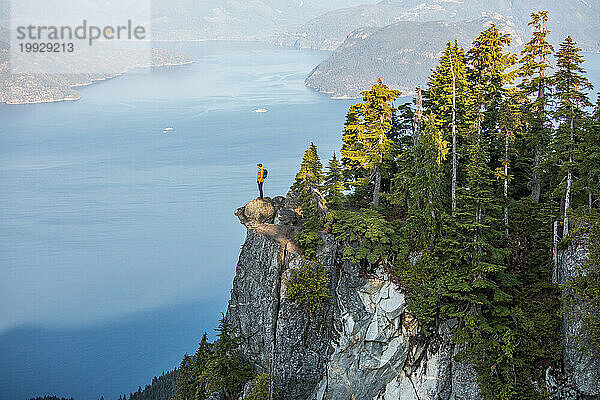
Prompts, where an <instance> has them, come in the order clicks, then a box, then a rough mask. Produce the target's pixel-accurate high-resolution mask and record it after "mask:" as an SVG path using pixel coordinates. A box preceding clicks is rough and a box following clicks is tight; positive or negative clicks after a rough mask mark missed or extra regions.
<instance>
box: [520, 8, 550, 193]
mask: <svg viewBox="0 0 600 400" xmlns="http://www.w3.org/2000/svg"><path fill="white" fill-rule="evenodd" d="M547 22H548V11H539V12H537V13H532V14H531V22H529V26H530V27H532V29H533V32H532V36H531V39H530V40H529V42H527V43H526V44H525V47H524V48H523V50H522V51H521V59H520V61H519V62H520V64H521V67H520V69H519V77H520V78H521V83H520V84H519V89H520V90H521V92H522V93H523V95H524V96H525V98H526V99H527V112H526V114H525V115H526V116H527V125H528V129H527V132H526V135H525V138H524V139H525V140H524V141H523V148H522V149H521V150H522V153H523V154H527V153H531V150H530V149H532V150H533V154H532V155H531V157H532V158H533V165H532V167H531V169H532V171H531V182H530V185H531V198H532V199H533V201H535V202H536V203H539V201H540V194H541V189H542V177H541V172H542V166H543V161H544V150H545V149H546V148H547V146H548V144H549V141H550V138H551V131H552V128H551V123H550V120H549V118H548V103H549V101H550V96H549V95H550V93H549V91H550V78H551V77H550V76H549V74H548V70H549V69H550V68H551V65H550V60H549V58H550V56H551V55H552V53H553V52H554V48H553V47H552V45H551V44H550V43H549V42H548V35H549V34H550V31H549V30H548V27H547Z"/></svg>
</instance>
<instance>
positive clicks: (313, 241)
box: [296, 215, 324, 260]
mask: <svg viewBox="0 0 600 400" xmlns="http://www.w3.org/2000/svg"><path fill="white" fill-rule="evenodd" d="M323 226H324V223H323V221H322V220H321V219H320V218H319V217H316V216H314V215H313V216H310V217H308V218H306V219H304V221H303V223H302V230H301V231H300V232H299V233H298V234H297V235H296V241H297V242H298V244H299V245H300V247H302V250H303V252H304V257H305V258H307V259H310V260H312V259H314V258H315V257H316V255H317V249H318V248H319V246H321V245H322V244H323V239H321V231H322V230H323Z"/></svg>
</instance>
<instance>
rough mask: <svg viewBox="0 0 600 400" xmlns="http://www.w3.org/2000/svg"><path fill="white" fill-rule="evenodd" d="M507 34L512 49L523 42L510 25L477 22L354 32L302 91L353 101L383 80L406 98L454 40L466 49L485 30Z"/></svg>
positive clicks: (492, 20) (406, 24) (418, 24)
mask: <svg viewBox="0 0 600 400" xmlns="http://www.w3.org/2000/svg"><path fill="white" fill-rule="evenodd" d="M492 23H495V24H496V25H497V26H498V27H499V28H500V29H502V30H503V31H506V32H511V33H512V35H513V41H514V44H515V45H517V46H518V45H520V44H521V43H522V42H523V39H522V38H521V37H520V35H519V34H518V32H516V31H515V30H514V29H515V28H514V26H513V25H512V24H511V23H510V21H506V20H503V19H497V18H480V19H477V20H471V21H460V22H439V21H438V22H414V21H401V22H397V23H395V24H392V25H388V26H386V27H384V28H379V29H378V28H359V29H357V30H356V31H354V32H352V33H351V34H350V35H349V36H348V37H347V38H346V40H345V41H344V42H343V43H342V44H341V45H340V46H339V48H338V49H337V50H336V51H335V52H334V53H333V54H332V55H331V57H329V58H328V59H327V60H325V61H323V62H322V63H321V64H319V65H318V66H317V67H316V68H315V69H314V70H313V71H312V72H311V73H310V74H309V75H308V77H307V78H306V85H307V86H309V87H311V88H313V89H315V90H317V91H318V92H321V93H326V94H329V95H331V96H332V97H335V98H357V97H359V96H360V92H361V91H363V90H366V89H368V88H369V87H371V85H372V84H373V82H376V81H377V79H378V78H382V79H383V80H384V82H386V84H387V85H388V86H390V87H392V88H394V89H399V90H401V91H402V92H403V94H404V95H407V94H411V93H413V92H414V89H415V87H416V86H417V85H419V84H424V83H425V82H426V79H427V76H428V75H429V72H430V70H431V68H432V67H434V66H435V65H436V63H437V62H438V58H439V54H440V52H441V50H442V49H443V47H444V45H445V44H446V42H448V41H449V40H454V39H456V40H457V41H458V43H459V44H460V45H463V46H465V47H469V46H470V44H471V42H472V41H473V39H475V37H477V35H478V34H479V33H480V32H481V31H482V30H484V29H486V28H487V27H488V26H489V25H490V24H492Z"/></svg>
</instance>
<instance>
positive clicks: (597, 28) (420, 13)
mask: <svg viewBox="0 0 600 400" xmlns="http://www.w3.org/2000/svg"><path fill="white" fill-rule="evenodd" d="M539 10H548V11H549V12H550V21H549V27H550V30H551V31H552V33H551V35H550V39H551V41H552V42H554V43H555V44H558V43H560V42H561V41H562V40H563V39H564V38H565V37H566V36H567V35H569V34H570V35H571V36H573V37H574V38H575V40H577V42H578V43H579V45H580V46H581V47H582V48H583V49H584V50H585V51H600V0H483V1H480V0H399V1H393V0H385V1H382V2H380V3H378V4H373V5H361V6H356V7H349V8H344V9H340V10H334V11H330V12H328V13H325V14H323V15H321V16H319V17H317V18H314V19H312V20H310V21H309V22H307V23H306V24H304V25H303V26H302V27H301V28H300V29H299V30H298V31H297V32H295V33H290V34H284V35H281V36H280V37H279V38H278V39H277V42H278V43H279V44H283V45H290V46H296V47H299V48H312V49H322V50H335V49H336V48H337V47H338V46H339V45H340V44H341V43H342V42H343V41H344V40H345V38H346V37H347V36H348V34H350V33H351V32H353V31H354V30H356V29H358V28H362V27H371V28H373V27H384V26H387V25H390V24H393V23H396V22H399V21H414V22H430V21H454V22H457V21H463V20H472V19H478V18H481V17H492V18H496V17H502V18H505V19H506V20H508V21H511V22H512V23H513V24H514V26H515V27H516V28H517V30H518V31H519V32H520V33H521V34H522V35H525V36H528V33H529V28H528V26H527V24H528V22H529V20H530V14H531V13H532V12H535V11H539Z"/></svg>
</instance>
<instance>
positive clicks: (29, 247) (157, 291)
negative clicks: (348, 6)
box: [0, 42, 349, 400]
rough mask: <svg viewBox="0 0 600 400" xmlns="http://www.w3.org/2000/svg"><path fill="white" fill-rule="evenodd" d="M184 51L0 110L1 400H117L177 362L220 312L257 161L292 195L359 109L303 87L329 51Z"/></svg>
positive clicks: (218, 47) (241, 47) (234, 47)
mask: <svg viewBox="0 0 600 400" xmlns="http://www.w3.org/2000/svg"><path fill="white" fill-rule="evenodd" d="M170 46H171V47H175V45H170ZM175 48H181V49H182V50H184V51H186V52H187V53H188V54H191V55H193V56H194V58H195V59H196V62H195V64H192V65H189V66H182V67H173V68H163V69H159V70H156V71H155V72H154V73H152V74H149V75H128V76H123V77H119V78H116V79H113V80H111V81H107V82H103V83H100V84H97V85H92V86H90V87H86V88H83V89H82V90H81V94H82V99H81V100H80V101H77V102H73V103H55V104H39V105H24V106H6V105H4V106H0V121H2V123H1V125H0V216H1V219H0V273H1V274H2V280H1V281H0V359H1V360H0V399H25V398H26V397H28V396H33V395H39V394H45V393H50V394H59V395H63V396H74V397H75V398H76V399H78V400H81V399H83V400H86V399H98V398H99V397H100V396H101V395H104V396H105V398H107V400H108V399H113V398H116V397H118V395H119V394H120V393H125V392H126V393H129V392H130V391H135V390H136V389H137V387H138V385H143V384H144V383H147V382H149V380H150V379H151V378H152V376H154V375H156V374H160V373H161V372H162V371H163V370H167V369H170V368H172V367H174V366H175V365H177V363H178V361H179V360H180V358H181V356H182V355H183V354H184V353H185V352H193V351H194V350H195V348H196V344H197V342H198V341H199V339H200V337H201V335H202V333H203V331H205V330H207V331H212V329H213V328H214V327H215V325H216V320H217V318H218V317H219V313H220V312H221V311H224V310H225V308H226V302H227V300H228V298H229V290H230V288H231V281H232V278H233V276H234V273H235V264H236V261H237V257H238V253H239V249H240V245H241V244H242V243H243V240H244V235H245V229H244V228H243V227H242V226H241V225H240V224H239V223H238V221H237V218H235V217H234V216H233V211H234V210H235V209H236V208H237V207H239V206H241V205H243V204H245V203H246V202H247V201H249V200H250V199H252V198H253V197H256V195H257V191H256V187H255V186H256V183H255V181H256V179H255V176H256V163H257V162H258V161H262V162H263V164H265V166H266V167H267V168H268V169H269V179H268V181H267V183H266V184H265V190H266V194H267V195H280V194H283V195H284V194H285V193H286V191H287V188H288V187H289V185H290V183H291V182H292V180H293V177H294V174H295V172H296V170H297V168H298V165H299V162H300V155H301V153H302V151H304V149H305V148H306V147H307V146H308V145H309V144H310V141H311V140H312V141H315V143H316V144H317V145H318V146H319V149H320V151H321V155H322V157H323V158H328V157H329V156H330V155H331V153H332V151H333V150H334V149H337V148H339V142H340V137H341V129H342V126H343V122H344V116H345V112H346V110H347V108H348V105H349V102H340V101H332V100H330V99H328V98H326V97H324V96H322V95H319V94H315V93H313V92H312V91H310V90H309V89H307V88H305V87H304V84H303V80H304V77H305V76H306V75H307V73H308V72H310V70H311V69H312V68H313V67H314V66H315V65H316V64H318V63H319V62H320V61H321V60H322V59H324V58H325V57H327V53H324V52H307V51H296V50H290V49H281V48H276V47H270V46H268V45H264V44H241V43H210V42H209V43H194V44H184V45H178V46H177V47H175ZM256 108H267V109H268V110H269V112H268V113H265V114H258V113H254V112H253V110H254V109H256ZM165 127H173V128H174V130H173V131H171V132H170V133H168V134H162V133H161V132H162V130H163V129H164V128H165Z"/></svg>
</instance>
